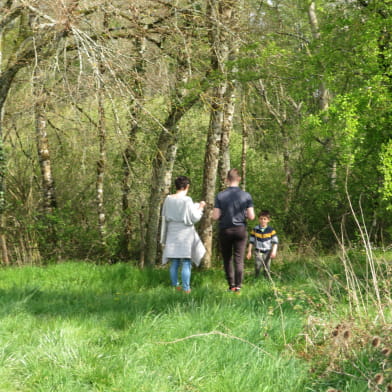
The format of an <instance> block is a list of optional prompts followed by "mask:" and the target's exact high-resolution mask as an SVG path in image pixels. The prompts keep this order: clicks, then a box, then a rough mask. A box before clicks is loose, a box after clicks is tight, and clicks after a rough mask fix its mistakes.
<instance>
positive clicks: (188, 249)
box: [161, 195, 206, 266]
mask: <svg viewBox="0 0 392 392" xmlns="http://www.w3.org/2000/svg"><path fill="white" fill-rule="evenodd" d="M202 215H203V211H202V210H200V209H199V208H198V204H197V203H193V201H192V199H191V198H190V197H189V196H180V197H178V196H176V197H174V196H172V195H169V196H167V197H166V199H165V202H164V203H163V207H162V225H161V244H163V245H164V250H163V255H162V263H163V264H166V263H167V262H168V259H170V258H178V259H192V261H193V263H195V264H196V265H197V266H198V265H199V264H200V261H201V259H202V258H203V256H204V254H205V252H206V250H205V247H204V245H203V243H202V242H201V240H200V237H199V235H198V234H197V231H196V230H195V226H194V224H195V223H196V222H198V221H199V220H200V219H201V217H202Z"/></svg>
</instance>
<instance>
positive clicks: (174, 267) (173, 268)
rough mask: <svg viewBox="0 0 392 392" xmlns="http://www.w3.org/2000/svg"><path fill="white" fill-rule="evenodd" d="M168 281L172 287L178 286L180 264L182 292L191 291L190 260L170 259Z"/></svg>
mask: <svg viewBox="0 0 392 392" xmlns="http://www.w3.org/2000/svg"><path fill="white" fill-rule="evenodd" d="M170 261H171V264H170V280H171V284H172V286H178V285H179V282H178V269H179V267H180V264H182V268H181V281H182V288H183V290H184V291H188V290H190V289H191V270H192V261H191V259H170Z"/></svg>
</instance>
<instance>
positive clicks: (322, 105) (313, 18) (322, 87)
mask: <svg viewBox="0 0 392 392" xmlns="http://www.w3.org/2000/svg"><path fill="white" fill-rule="evenodd" d="M308 16H309V23H310V27H311V30H312V37H313V40H314V41H315V42H319V41H320V39H321V34H320V29H319V24H318V19H317V13H316V3H315V2H314V1H312V2H311V3H310V5H309V9H308ZM319 65H320V68H321V69H322V73H323V71H324V66H323V64H322V63H321V62H319ZM330 99H331V97H330V93H329V90H328V88H327V87H326V84H325V81H324V77H323V75H321V80H320V84H319V92H318V105H319V109H320V111H321V112H322V113H323V112H324V115H323V117H322V119H323V121H324V122H327V121H328V117H327V115H326V113H325V112H326V111H327V109H328V107H329V103H330ZM325 145H326V146H327V151H329V152H331V151H333V150H334V142H333V139H332V138H331V139H329V140H328V142H327V143H325ZM336 169H337V164H336V159H333V160H332V162H331V168H330V170H331V171H330V179H331V187H332V189H336V177H337V173H336Z"/></svg>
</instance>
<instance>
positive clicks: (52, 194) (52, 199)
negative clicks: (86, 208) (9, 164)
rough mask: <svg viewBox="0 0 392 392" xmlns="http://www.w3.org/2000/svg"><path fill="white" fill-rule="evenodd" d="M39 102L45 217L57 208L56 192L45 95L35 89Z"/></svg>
mask: <svg viewBox="0 0 392 392" xmlns="http://www.w3.org/2000/svg"><path fill="white" fill-rule="evenodd" d="M35 92H36V97H37V101H36V103H35V105H34V109H35V129H36V140H37V153H38V161H39V165H40V169H41V176H42V177H41V183H42V210H43V213H44V215H48V214H51V213H52V212H53V211H54V209H55V208H56V207H57V201H56V191H55V186H54V180H53V175H52V166H51V160H50V149H49V140H48V134H47V132H46V126H47V121H46V113H45V99H46V96H45V93H44V92H43V91H42V90H41V91H40V92H39V91H38V89H35Z"/></svg>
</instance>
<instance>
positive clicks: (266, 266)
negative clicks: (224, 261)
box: [246, 210, 278, 277]
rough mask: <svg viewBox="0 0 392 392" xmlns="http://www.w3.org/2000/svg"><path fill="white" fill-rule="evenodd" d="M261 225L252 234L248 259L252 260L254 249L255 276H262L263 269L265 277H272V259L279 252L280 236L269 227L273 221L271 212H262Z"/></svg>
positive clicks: (260, 214)
mask: <svg viewBox="0 0 392 392" xmlns="http://www.w3.org/2000/svg"><path fill="white" fill-rule="evenodd" d="M258 217H259V223H260V224H259V225H257V226H255V227H254V228H253V230H252V231H251V233H250V237H249V246H248V253H247V255H246V258H247V259H248V260H250V259H251V258H252V248H253V247H254V254H255V276H256V277H258V276H259V275H260V270H261V267H263V270H264V276H265V277H270V270H271V259H274V258H275V257H276V252H277V250H278V236H277V235H276V231H275V230H274V229H273V228H272V227H271V226H268V223H269V222H270V220H271V215H270V213H269V211H266V210H264V211H261V212H260V213H259V215H258Z"/></svg>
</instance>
